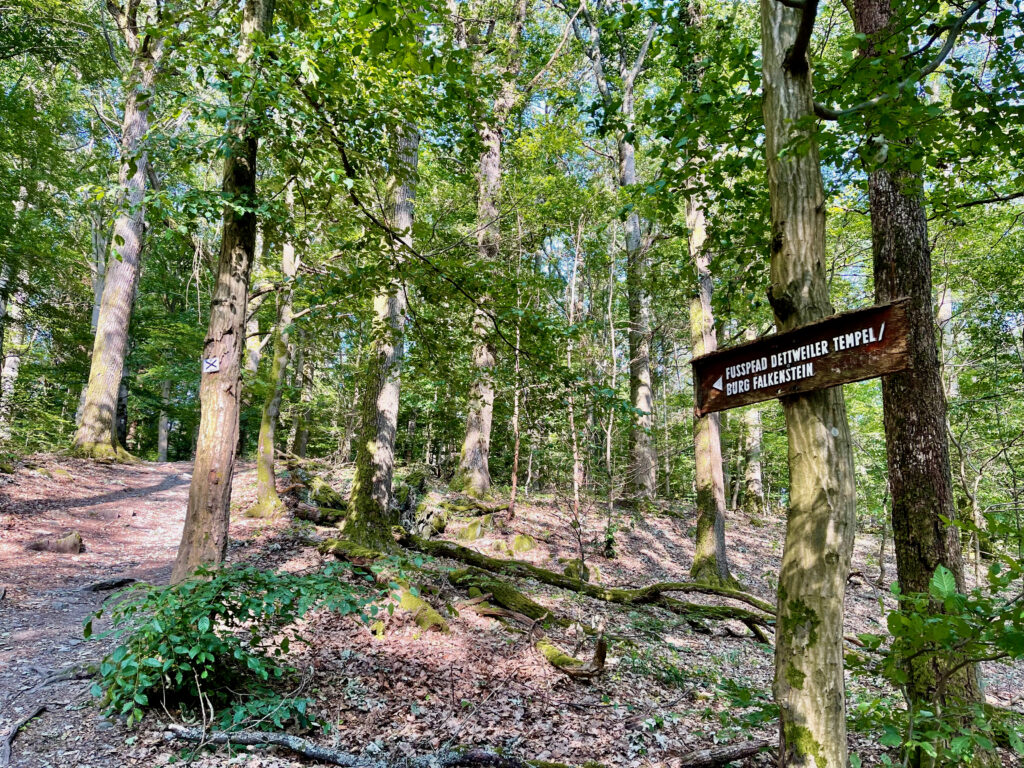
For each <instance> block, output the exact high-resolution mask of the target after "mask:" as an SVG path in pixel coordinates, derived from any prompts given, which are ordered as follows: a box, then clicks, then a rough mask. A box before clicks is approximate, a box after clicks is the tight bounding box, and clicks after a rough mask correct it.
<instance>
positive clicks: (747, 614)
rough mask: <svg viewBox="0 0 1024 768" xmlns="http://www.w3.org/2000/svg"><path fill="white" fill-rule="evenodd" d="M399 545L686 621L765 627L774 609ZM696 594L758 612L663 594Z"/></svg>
mask: <svg viewBox="0 0 1024 768" xmlns="http://www.w3.org/2000/svg"><path fill="white" fill-rule="evenodd" d="M401 543H402V544H403V545H404V546H406V547H409V548H410V549H415V550H417V551H419V552H423V553H424V554H428V555H432V556H434V557H447V558H450V559H452V560H458V561H459V562H462V563H466V564H467V565H472V566H475V567H477V568H481V569H483V570H485V571H490V572H492V573H503V574H506V575H508V576H518V577H522V578H529V579H535V580H536V581H539V582H541V583H543V584H548V585H550V586H553V587H559V588H560V589H568V590H571V591H573V592H580V593H582V594H584V595H587V596H588V597H592V598H594V599H595V600H602V601H604V602H607V603H620V604H625V605H652V604H655V603H657V604H660V605H662V606H663V607H665V608H668V609H669V610H671V611H672V612H673V613H677V614H679V615H682V616H686V617H694V618H708V619H736V620H738V621H742V622H744V623H746V622H753V623H756V624H760V625H762V626H765V625H767V624H770V623H771V622H772V621H773V612H774V609H773V607H772V606H771V605H770V604H769V603H767V602H765V601H764V600H760V599H759V598H756V597H754V596H753V595H749V594H747V593H746V592H741V591H740V590H735V589H729V588H728V587H717V586H713V585H708V584H694V583H692V582H664V583H660V584H651V585H650V586H647V587H641V588H639V589H617V588H614V587H603V586H600V585H598V584H590V583H588V582H585V581H582V580H580V579H577V578H573V577H572V576H569V575H566V574H564V573H556V572H555V571H549V570H547V569H546V568H540V567H539V566H536V565H533V564H531V563H525V562H522V561H520V560H502V559H499V558H494V557H488V556H487V555H483V554H481V553H479V552H477V551H475V550H472V549H469V548H467V547H462V546H459V545H458V544H453V543H452V542H449V541H427V540H426V539H422V538H420V537H418V536H412V535H408V534H406V535H404V536H403V537H402V538H401ZM669 592H682V593H699V594H707V595H715V596H718V597H726V598H730V599H733V600H738V601H741V602H744V603H747V604H748V605H751V606H753V607H754V608H757V609H758V612H754V611H749V610H746V609H744V608H738V607H733V606H707V605H697V604H694V603H685V602H682V601H680V600H674V599H671V598H668V597H667V594H666V593H669Z"/></svg>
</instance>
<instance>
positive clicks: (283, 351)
mask: <svg viewBox="0 0 1024 768" xmlns="http://www.w3.org/2000/svg"><path fill="white" fill-rule="evenodd" d="M294 195H295V192H294V189H293V188H292V184H291V183H289V184H288V186H287V187H286V189H285V206H286V207H287V208H288V211H289V212H291V211H292V209H293V208H294V203H295V197H294ZM298 271H299V257H298V256H297V255H296V254H295V245H294V244H293V243H292V241H291V239H290V238H286V239H285V241H284V245H283V247H282V248H281V276H282V277H283V278H284V286H283V287H282V289H281V291H280V293H279V294H278V295H279V297H280V298H279V302H280V303H279V305H278V313H277V327H276V328H275V329H274V342H273V345H274V346H273V351H274V358H273V362H272V363H271V366H270V391H269V392H268V393H267V398H266V400H265V401H264V403H263V413H262V415H261V417H260V436H259V442H258V443H257V448H256V504H255V505H254V506H253V507H252V509H250V510H249V515H250V516H251V517H279V516H281V515H283V514H284V511H285V506H284V502H283V501H281V497H280V496H278V494H277V474H276V472H275V471H274V466H275V460H276V458H277V457H276V455H275V450H276V445H277V443H276V439H275V438H276V434H277V422H278V419H279V417H280V416H281V399H282V398H283V397H284V385H285V377H286V376H287V374H288V365H289V363H290V362H291V358H292V352H293V344H292V338H291V334H292V327H291V326H292V322H293V320H292V316H293V315H294V309H293V298H294V293H295V291H294V285H295V276H296V275H297V274H298Z"/></svg>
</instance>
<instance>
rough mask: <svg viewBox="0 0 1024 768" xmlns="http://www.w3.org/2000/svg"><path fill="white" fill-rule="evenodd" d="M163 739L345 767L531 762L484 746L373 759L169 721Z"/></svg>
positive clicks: (484, 767) (296, 740) (502, 767)
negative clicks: (279, 750) (257, 749)
mask: <svg viewBox="0 0 1024 768" xmlns="http://www.w3.org/2000/svg"><path fill="white" fill-rule="evenodd" d="M164 740H165V741H174V740H180V741H188V742H192V743H193V744H236V745H238V746H275V747H283V748H285V749H288V750H290V751H292V752H294V753H295V754H297V755H302V756H303V757H308V758H310V759H312V760H319V761H320V762H323V763H330V764H331V765H341V766H347V768H460V767H461V766H465V767H466V768H530V764H529V763H527V762H525V761H523V760H520V759H519V758H516V757H509V756H507V755H499V754H496V753H494V752H490V751H488V750H485V749H467V750H459V749H451V750H444V751H441V752H434V753H432V754H428V755H421V756H419V757H408V758H395V759H387V758H383V759H373V758H368V757H364V756H362V755H354V754H352V753H351V752H342V751H341V750H338V749H332V748H330V747H324V746H321V745H320V744H316V743H314V742H312V741H310V740H309V739H304V738H302V737H300V736H292V735H291V734H288V733H269V732H263V731H237V732H233V733H228V732H226V731H204V730H203V729H201V728H186V727H185V726H182V725H171V726H169V727H168V729H167V730H166V731H165V732H164Z"/></svg>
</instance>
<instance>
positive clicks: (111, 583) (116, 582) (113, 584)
mask: <svg viewBox="0 0 1024 768" xmlns="http://www.w3.org/2000/svg"><path fill="white" fill-rule="evenodd" d="M134 583H135V579H133V578H132V577H130V576H122V577H120V578H113V579H104V580H103V581H97V582H96V583H95V584H86V585H85V586H84V587H82V589H81V590H80V591H82V592H109V591H110V590H113V589H120V588H121V587H127V586H128V585H129V584H134Z"/></svg>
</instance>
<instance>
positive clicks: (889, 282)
mask: <svg viewBox="0 0 1024 768" xmlns="http://www.w3.org/2000/svg"><path fill="white" fill-rule="evenodd" d="M894 21H897V19H894V17H893V11H892V8H891V7H890V5H889V0H857V2H855V3H854V26H855V27H856V29H857V31H858V32H861V33H864V34H866V35H868V36H869V38H874V37H875V36H876V35H881V34H885V35H887V36H888V35H889V31H890V26H891V24H892V23H893V22H894ZM887 44H888V45H892V44H893V41H892V38H891V36H890V37H889V38H888V42H887ZM897 44H902V43H901V42H897ZM893 154H894V157H895V158H896V159H890V160H889V161H888V163H886V164H885V165H883V166H881V167H877V168H875V169H873V170H872V171H871V172H870V175H869V177H868V196H869V201H870V206H871V242H872V252H873V256H874V277H875V298H876V300H877V301H879V302H888V301H892V300H894V299H898V298H903V297H909V298H910V305H909V307H908V310H907V319H908V347H909V351H910V358H911V367H910V368H909V369H908V370H907V371H904V372H902V373H895V374H891V375H889V376H886V377H884V378H883V379H882V408H883V416H884V421H885V443H886V455H887V457H888V466H889V492H890V494H891V496H892V513H891V518H892V530H893V549H894V551H895V554H896V571H897V576H898V579H899V585H900V589H901V590H902V591H903V592H907V593H909V592H928V584H929V582H930V581H931V578H932V575H933V574H934V573H935V570H936V569H937V568H938V567H940V566H944V567H945V568H948V569H949V570H950V571H951V572H952V573H953V575H954V577H955V579H956V585H957V589H959V590H960V591H964V589H965V586H964V568H963V557H962V555H961V551H960V533H959V530H958V528H957V527H956V524H955V522H954V521H955V518H956V507H955V505H954V501H953V477H952V472H951V469H950V462H949V440H948V437H947V431H946V423H947V422H946V391H945V388H944V386H943V382H942V372H941V368H940V365H939V354H938V347H937V343H936V325H935V315H934V314H933V310H932V306H933V305H932V265H931V248H930V246H929V243H928V219H927V215H926V212H925V207H924V185H923V182H922V180H921V176H920V174H919V173H913V172H910V171H909V170H907V169H905V168H903V167H901V165H900V162H899V159H898V154H897V153H893ZM944 296H948V294H945V292H944ZM935 608H936V609H937V610H941V605H935ZM948 664H950V660H949V659H944V658H943V659H939V658H927V657H922V658H918V659H915V660H913V661H911V662H909V663H908V665H907V670H906V671H907V674H908V676H909V681H908V685H907V690H908V692H909V695H910V698H911V703H912V704H914V705H926V707H927V708H928V709H934V708H935V707H938V708H939V709H940V710H948V709H949V708H950V707H951V706H963V705H965V704H971V703H984V701H985V697H984V694H983V693H982V690H981V680H980V673H979V669H978V667H977V666H976V665H967V666H964V667H963V668H962V669H961V670H960V671H959V672H958V673H956V674H954V675H953V676H952V678H951V679H950V680H948V682H947V683H946V685H945V689H944V690H940V689H939V680H938V677H939V671H940V669H943V668H945V667H946V666H947V665H948ZM910 757H911V760H912V762H913V763H915V764H919V763H921V761H927V759H928V758H927V756H926V755H924V754H923V753H921V752H917V753H916V754H914V755H911V756H910Z"/></svg>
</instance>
